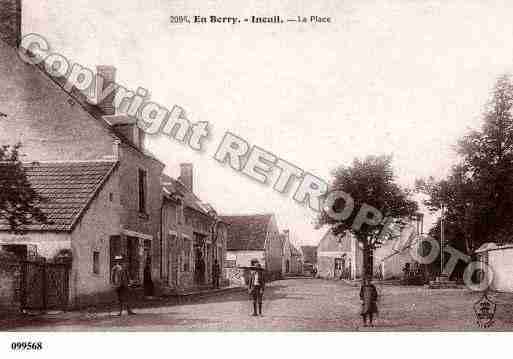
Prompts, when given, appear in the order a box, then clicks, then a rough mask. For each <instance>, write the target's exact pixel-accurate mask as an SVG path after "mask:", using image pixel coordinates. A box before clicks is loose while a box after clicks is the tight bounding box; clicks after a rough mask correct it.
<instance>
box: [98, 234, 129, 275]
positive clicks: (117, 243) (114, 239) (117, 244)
mask: <svg viewBox="0 0 513 359" xmlns="http://www.w3.org/2000/svg"><path fill="white" fill-rule="evenodd" d="M109 248H110V273H112V268H113V267H114V264H115V260H114V257H116V256H119V255H122V252H121V237H120V236H111V237H110V238H109ZM93 262H94V261H93Z"/></svg>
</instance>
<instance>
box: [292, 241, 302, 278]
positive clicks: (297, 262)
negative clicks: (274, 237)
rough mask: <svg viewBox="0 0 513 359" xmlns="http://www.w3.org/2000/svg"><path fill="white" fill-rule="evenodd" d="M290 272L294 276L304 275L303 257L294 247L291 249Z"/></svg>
mask: <svg viewBox="0 0 513 359" xmlns="http://www.w3.org/2000/svg"><path fill="white" fill-rule="evenodd" d="M290 272H291V273H292V274H302V273H303V256H302V255H301V252H300V251H299V250H298V249H297V248H296V247H295V246H294V245H291V247H290Z"/></svg>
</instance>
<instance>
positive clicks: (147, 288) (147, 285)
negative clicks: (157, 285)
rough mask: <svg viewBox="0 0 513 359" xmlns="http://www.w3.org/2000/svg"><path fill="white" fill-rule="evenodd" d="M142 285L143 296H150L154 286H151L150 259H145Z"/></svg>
mask: <svg viewBox="0 0 513 359" xmlns="http://www.w3.org/2000/svg"><path fill="white" fill-rule="evenodd" d="M143 286H144V296H145V297H152V296H153V291H154V286H153V279H152V278H151V261H150V260H147V261H146V265H145V266H144V273H143Z"/></svg>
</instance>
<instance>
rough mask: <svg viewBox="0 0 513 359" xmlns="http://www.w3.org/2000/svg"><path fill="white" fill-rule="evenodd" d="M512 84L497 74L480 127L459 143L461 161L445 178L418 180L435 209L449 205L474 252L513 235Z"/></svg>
mask: <svg viewBox="0 0 513 359" xmlns="http://www.w3.org/2000/svg"><path fill="white" fill-rule="evenodd" d="M512 106H513V83H512V82H511V79H510V78H509V76H506V75H503V76H501V77H499V78H498V80H497V82H496V84H495V86H494V88H493V90H492V93H491V100H490V102H489V103H488V104H487V106H486V108H485V111H484V113H483V120H484V123H483V125H482V128H481V129H480V130H474V131H470V132H469V133H468V134H467V135H466V136H464V137H463V138H462V139H461V140H460V141H459V142H458V145H457V147H456V150H457V153H458V154H459V155H460V159H461V161H460V163H459V164H458V165H456V166H454V167H453V168H452V170H451V174H450V175H449V176H448V177H447V179H444V180H442V181H438V182H437V181H435V180H434V179H432V178H430V179H428V180H419V181H417V188H418V189H419V190H421V191H423V192H425V193H427V194H429V196H430V199H429V200H428V201H427V202H426V204H427V205H428V206H429V207H430V208H431V209H432V210H437V209H439V208H441V206H442V204H443V205H444V206H445V207H446V222H447V223H448V224H451V225H453V227H455V228H456V231H458V232H460V233H461V234H462V236H461V239H462V240H463V241H464V244H465V250H466V252H467V253H468V254H472V253H473V252H474V251H475V250H476V249H477V248H478V247H479V246H480V245H481V244H483V243H485V242H489V241H491V242H498V243H504V242H507V241H510V240H511V239H510V238H511V237H512V235H513V221H512V216H511V213H513V182H512V180H511V179H512V178H513V116H512V114H511V110H512Z"/></svg>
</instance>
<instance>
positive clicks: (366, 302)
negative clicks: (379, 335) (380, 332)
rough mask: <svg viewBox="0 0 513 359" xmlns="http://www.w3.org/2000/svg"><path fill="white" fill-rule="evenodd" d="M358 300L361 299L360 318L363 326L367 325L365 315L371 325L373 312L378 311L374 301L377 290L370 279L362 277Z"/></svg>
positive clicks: (376, 298) (376, 296)
mask: <svg viewBox="0 0 513 359" xmlns="http://www.w3.org/2000/svg"><path fill="white" fill-rule="evenodd" d="M360 300H361V301H362V312H361V315H362V319H363V326H364V327H366V326H367V317H368V318H369V324H370V326H371V327H372V325H373V324H372V319H373V316H374V314H375V313H377V312H378V306H377V304H376V301H377V300H378V291H377V290H376V287H375V286H374V284H372V283H371V281H370V279H364V280H363V283H362V287H361V288H360Z"/></svg>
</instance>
